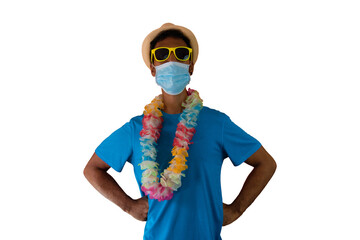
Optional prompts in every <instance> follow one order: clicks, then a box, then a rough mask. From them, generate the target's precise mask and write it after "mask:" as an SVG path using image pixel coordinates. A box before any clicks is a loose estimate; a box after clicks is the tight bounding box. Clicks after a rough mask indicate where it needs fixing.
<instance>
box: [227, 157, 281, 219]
mask: <svg viewBox="0 0 360 240" xmlns="http://www.w3.org/2000/svg"><path fill="white" fill-rule="evenodd" d="M275 169H276V165H274V166H273V165H270V166H269V165H266V164H261V165H259V166H256V167H254V169H253V170H252V171H251V173H250V174H249V176H248V177H247V178H246V181H245V183H244V185H243V187H242V189H241V191H240V193H239V195H238V196H237V197H236V199H235V200H234V201H233V203H232V205H233V207H234V209H236V210H237V211H239V213H240V215H242V214H243V213H244V212H245V210H246V209H247V208H248V207H249V206H250V205H251V204H252V203H253V202H254V200H255V199H256V198H257V196H258V195H259V194H260V193H261V191H262V190H263V189H264V188H265V186H266V184H267V183H268V182H269V181H270V179H271V177H272V176H273V174H274V172H275Z"/></svg>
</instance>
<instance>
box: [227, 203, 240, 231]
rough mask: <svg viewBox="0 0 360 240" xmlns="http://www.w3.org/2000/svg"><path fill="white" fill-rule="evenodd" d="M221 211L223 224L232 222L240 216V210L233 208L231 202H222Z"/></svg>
mask: <svg viewBox="0 0 360 240" xmlns="http://www.w3.org/2000/svg"><path fill="white" fill-rule="evenodd" d="M223 212H224V220H223V226H226V225H228V224H230V223H232V222H234V221H235V220H236V219H238V218H239V217H240V216H241V213H240V211H238V210H237V209H235V207H234V206H233V205H231V204H230V205H228V204H225V203H223Z"/></svg>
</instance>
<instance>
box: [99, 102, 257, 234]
mask: <svg viewBox="0 0 360 240" xmlns="http://www.w3.org/2000/svg"><path fill="white" fill-rule="evenodd" d="M162 113H163V119H164V121H163V128H162V129H161V135H160V138H159V139H158V145H157V151H158V152H157V162H158V163H159V175H160V173H161V172H162V171H163V170H164V169H166V168H167V167H168V165H169V161H170V160H171V159H172V155H171V150H172V148H173V146H172V144H173V140H174V137H175V131H176V128H177V124H178V123H179V116H180V113H179V114H168V113H165V112H163V111H162ZM142 117H143V114H142V115H139V116H136V117H133V118H132V119H131V120H130V121H129V122H127V123H126V124H124V125H123V126H122V127H121V128H119V129H118V130H116V131H115V132H113V133H112V134H111V135H110V136H109V137H108V138H106V139H105V140H104V141H103V142H102V143H101V144H100V145H99V146H98V147H97V148H96V150H95V153H96V154H97V155H98V156H99V157H100V158H101V159H102V160H103V161H105V162H106V163H107V164H108V165H110V166H111V167H112V168H113V169H115V170H116V171H118V172H121V170H122V169H123V166H124V164H125V163H126V161H127V162H129V163H131V164H132V165H133V167H134V173H135V178H136V181H137V183H138V186H139V190H140V193H141V196H144V193H143V192H142V191H141V176H142V170H141V169H140V166H139V165H138V164H139V163H141V160H142V158H141V157H142V152H141V145H140V141H139V139H140V131H141V129H142ZM197 124H198V125H197V126H196V127H195V130H196V132H195V134H194V136H193V138H192V140H191V142H193V144H191V145H189V150H188V154H189V157H187V160H188V161H187V162H186V163H187V165H188V169H186V170H185V171H183V172H182V173H184V174H185V177H182V178H181V184H182V185H181V187H180V188H179V189H178V190H177V191H174V196H173V198H172V199H171V200H168V201H161V202H159V201H158V200H156V199H150V198H149V199H148V202H149V211H148V216H147V222H146V225H145V231H144V238H143V239H144V240H169V239H171V240H184V239H186V240H193V239H194V240H195V239H196V240H221V236H220V232H221V228H222V223H223V205H222V203H223V201H222V194H221V184H220V172H221V166H222V164H223V160H224V159H226V158H227V157H229V158H230V160H231V161H232V163H233V164H234V166H238V165H240V164H241V163H243V162H244V161H245V160H246V159H248V158H249V157H250V156H251V155H252V154H253V153H254V152H256V151H257V150H258V149H259V148H260V146H261V144H260V142H259V141H257V140H256V139H255V138H253V137H252V136H250V135H249V134H247V133H246V132H245V131H243V130H242V129H241V128H240V127H238V126H237V125H236V124H235V123H233V122H232V121H231V120H230V118H229V117H228V116H227V115H226V114H224V113H222V112H220V111H217V110H215V109H211V108H208V107H206V106H204V107H203V109H202V110H201V111H200V114H199V118H198V121H197ZM159 178H160V176H159Z"/></svg>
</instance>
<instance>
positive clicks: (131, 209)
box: [84, 153, 149, 221]
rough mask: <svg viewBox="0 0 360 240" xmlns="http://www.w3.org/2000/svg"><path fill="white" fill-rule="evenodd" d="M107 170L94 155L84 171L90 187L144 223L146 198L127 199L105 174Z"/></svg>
mask: <svg viewBox="0 0 360 240" xmlns="http://www.w3.org/2000/svg"><path fill="white" fill-rule="evenodd" d="M109 168H110V166H109V165H108V164H107V163H105V162H104V161H103V160H101V159H100V158H99V157H98V156H97V155H96V153H94V154H93V156H92V157H91V159H90V160H89V162H88V163H87V165H86V167H85V169H84V175H85V177H86V179H87V180H88V181H89V182H90V183H91V185H92V186H93V187H94V188H95V189H96V190H97V191H98V192H100V193H101V194H102V195H103V196H104V197H106V198H107V199H109V200H110V201H112V202H113V203H115V204H116V205H117V206H119V207H120V208H121V209H122V210H124V211H125V212H127V213H129V214H130V215H132V216H133V217H134V218H136V219H138V220H140V221H145V220H146V219H147V212H148V208H149V205H148V200H147V197H146V196H145V197H142V198H139V199H137V200H133V199H132V198H131V197H129V196H128V195H127V194H126V193H125V192H124V191H123V189H122V188H121V187H120V186H119V185H118V184H117V182H116V181H115V179H114V178H113V177H112V176H111V175H110V174H108V173H107V171H108V170H109Z"/></svg>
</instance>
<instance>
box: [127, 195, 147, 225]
mask: <svg viewBox="0 0 360 240" xmlns="http://www.w3.org/2000/svg"><path fill="white" fill-rule="evenodd" d="M148 211H149V203H148V198H147V196H144V197H142V198H139V199H136V200H133V201H132V203H131V205H130V208H129V212H128V213H129V214H130V215H131V216H133V217H134V218H136V219H137V220H140V221H147V214H148Z"/></svg>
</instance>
